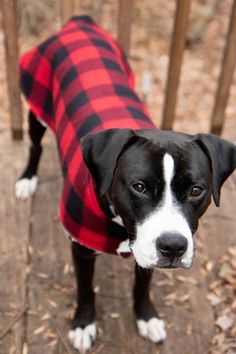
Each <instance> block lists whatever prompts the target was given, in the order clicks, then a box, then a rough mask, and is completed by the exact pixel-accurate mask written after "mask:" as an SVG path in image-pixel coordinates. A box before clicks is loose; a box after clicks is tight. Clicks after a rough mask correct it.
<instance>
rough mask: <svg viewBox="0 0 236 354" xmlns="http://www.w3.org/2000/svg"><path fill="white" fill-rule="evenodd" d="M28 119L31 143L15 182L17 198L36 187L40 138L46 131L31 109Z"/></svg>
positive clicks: (28, 194)
mask: <svg viewBox="0 0 236 354" xmlns="http://www.w3.org/2000/svg"><path fill="white" fill-rule="evenodd" d="M28 121H29V136H30V140H31V145H30V151H29V157H28V163H27V165H26V168H25V169H24V172H23V173H22V175H21V177H20V178H19V179H18V181H17V182H16V184H15V195H16V197H17V198H19V199H26V198H28V197H29V196H30V195H32V194H33V193H34V192H35V190H36V188H37V183H38V178H37V169H38V165H39V160H40V156H41V153H42V146H41V140H42V137H43V135H44V133H45V131H46V127H45V126H44V125H42V124H41V123H40V122H39V120H38V119H37V118H36V117H35V115H34V114H33V112H32V111H29V115H28Z"/></svg>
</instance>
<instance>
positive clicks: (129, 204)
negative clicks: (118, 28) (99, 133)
mask: <svg viewBox="0 0 236 354" xmlns="http://www.w3.org/2000/svg"><path fill="white" fill-rule="evenodd" d="M196 150H197V149H196V146H194V144H193V145H191V144H186V143H184V144H182V142H181V143H180V142H177V143H176V146H175V144H174V143H172V146H171V147H170V148H169V146H168V144H163V143H161V144H153V142H152V141H149V140H146V141H145V140H144V139H141V140H140V141H137V142H136V144H133V145H131V146H130V147H128V148H127V149H126V151H125V152H124V153H123V154H122V155H121V156H120V158H119V161H118V163H117V167H116V170H115V174H114V177H113V183H112V188H111V193H110V197H111V200H112V202H113V205H114V207H115V210H116V212H117V214H118V215H119V216H120V217H121V218H122V220H123V223H124V225H125V227H126V228H127V230H128V232H129V235H130V248H131V251H132V253H133V256H134V258H135V260H136V262H137V263H138V265H139V266H141V267H143V268H152V267H159V268H178V267H182V268H188V267H190V266H191V264H192V260H193V256H194V241H193V234H194V232H195V231H196V229H197V226H198V219H199V217H200V216H201V215H202V213H203V212H204V211H205V210H206V208H207V206H208V205H209V203H210V199H211V189H212V186H211V178H212V174H211V170H210V165H209V161H208V158H207V157H206V156H205V154H204V153H203V152H202V151H201V150H200V151H198V152H197V151H196Z"/></svg>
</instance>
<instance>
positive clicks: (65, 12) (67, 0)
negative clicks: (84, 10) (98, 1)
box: [60, 0, 74, 24]
mask: <svg viewBox="0 0 236 354" xmlns="http://www.w3.org/2000/svg"><path fill="white" fill-rule="evenodd" d="M60 10H61V23H62V24H65V23H66V21H68V20H69V18H70V17H71V16H72V15H73V10H74V1H73V0H61V4H60Z"/></svg>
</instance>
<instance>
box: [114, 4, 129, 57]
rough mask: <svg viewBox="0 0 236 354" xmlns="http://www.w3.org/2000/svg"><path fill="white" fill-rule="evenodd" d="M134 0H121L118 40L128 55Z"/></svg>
mask: <svg viewBox="0 0 236 354" xmlns="http://www.w3.org/2000/svg"><path fill="white" fill-rule="evenodd" d="M132 9H133V0H119V10H118V36H117V38H118V42H119V43H120V45H121V47H122V48H123V50H124V52H125V54H126V55H129V49H130V37H131V23H132Z"/></svg>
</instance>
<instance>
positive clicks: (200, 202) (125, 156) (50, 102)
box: [15, 16, 236, 353]
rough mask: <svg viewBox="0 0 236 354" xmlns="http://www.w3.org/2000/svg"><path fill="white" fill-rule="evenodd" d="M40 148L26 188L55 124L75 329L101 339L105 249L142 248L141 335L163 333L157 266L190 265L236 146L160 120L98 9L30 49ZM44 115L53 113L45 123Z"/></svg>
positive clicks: (29, 78) (33, 181)
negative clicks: (101, 255)
mask: <svg viewBox="0 0 236 354" xmlns="http://www.w3.org/2000/svg"><path fill="white" fill-rule="evenodd" d="M20 73H21V78H20V84H21V89H22V91H23V93H24V95H25V97H26V100H27V102H28V103H29V106H30V111H29V135H30V139H31V147H30V153H29V160H28V163H27V166H26V168H25V170H24V172H23V174H22V175H21V177H20V178H19V180H18V181H17V182H16V185H15V193H16V196H17V198H21V199H24V198H27V197H29V196H30V195H31V194H33V193H34V192H35V190H36V187H37V168H38V164H39V160H40V156H41V152H42V146H41V140H42V137H43V135H44V133H45V131H46V125H49V126H50V128H51V129H52V130H53V131H54V132H55V136H56V139H57V146H58V151H59V157H60V163H61V167H62V173H63V181H64V182H63V190H62V194H61V201H60V218H61V222H62V225H63V226H64V228H65V229H66V232H67V233H68V234H69V235H70V237H71V240H72V243H71V247H72V257H73V262H74V268H75V274H76V280H77V285H78V299H77V300H78V306H77V309H76V311H75V315H74V318H73V320H72V327H71V330H70V332H69V338H70V340H71V342H72V344H73V346H74V347H75V348H77V349H78V350H79V351H80V352H82V353H84V352H86V351H87V350H88V349H89V348H90V347H91V346H92V344H93V342H94V341H95V338H96V324H95V317H96V316H95V293H94V291H93V286H92V281H93V273H94V266H95V258H96V254H97V251H100V252H101V251H102V252H109V253H113V254H120V255H123V256H124V257H126V256H129V255H131V256H133V257H134V260H135V262H136V266H135V270H134V271H135V283H134V288H133V297H134V313H135V317H136V321H137V327H138V331H139V333H140V335H141V336H143V337H146V338H148V339H150V340H151V341H153V342H155V343H160V342H162V341H164V340H165V338H166V330H165V324H164V322H163V320H161V319H160V318H159V317H158V314H157V311H156V309H155V307H154V305H153V304H152V302H151V300H150V297H149V286H150V281H151V277H152V272H153V269H155V268H164V269H173V268H189V267H190V266H191V264H192V261H193V257H194V248H195V247H194V239H193V236H194V234H195V232H196V230H197V227H198V221H199V218H200V217H201V216H202V215H203V213H204V212H205V211H206V209H207V207H208V206H209V204H210V203H211V197H212V196H213V199H214V202H215V204H216V205H217V206H219V203H220V190H221V187H222V185H223V183H224V182H225V180H226V179H227V178H228V177H229V175H230V174H232V173H233V171H234V169H235V167H236V146H235V145H234V144H233V143H231V142H228V141H226V140H223V139H221V138H219V137H217V136H214V135H211V134H197V135H188V134H183V133H175V132H169V131H161V130H160V131H158V130H157V129H156V127H155V125H154V124H153V122H152V121H151V119H150V118H149V115H148V112H147V110H146V108H145V107H144V105H143V104H142V102H141V101H140V100H139V98H138V96H137V95H136V93H135V91H134V83H133V74H132V71H131V69H130V67H129V65H128V63H127V61H126V59H125V56H124V54H123V52H122V50H121V49H120V47H119V46H118V44H117V43H116V42H115V40H114V39H113V38H112V37H111V36H110V35H109V34H108V33H107V32H106V31H104V30H103V29H101V28H100V27H99V26H97V25H96V24H95V23H94V21H93V20H92V19H91V18H90V17H78V16H77V17H73V18H72V19H71V20H70V21H69V22H68V23H67V24H66V25H65V26H64V27H63V28H62V30H61V31H59V32H58V33H57V34H56V35H54V36H52V37H50V38H49V39H48V40H46V41H45V42H43V43H42V44H40V45H39V46H38V47H36V48H34V49H33V50H31V51H30V52H28V53H26V54H25V55H23V56H22V57H21V59H20ZM45 123H46V124H45Z"/></svg>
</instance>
